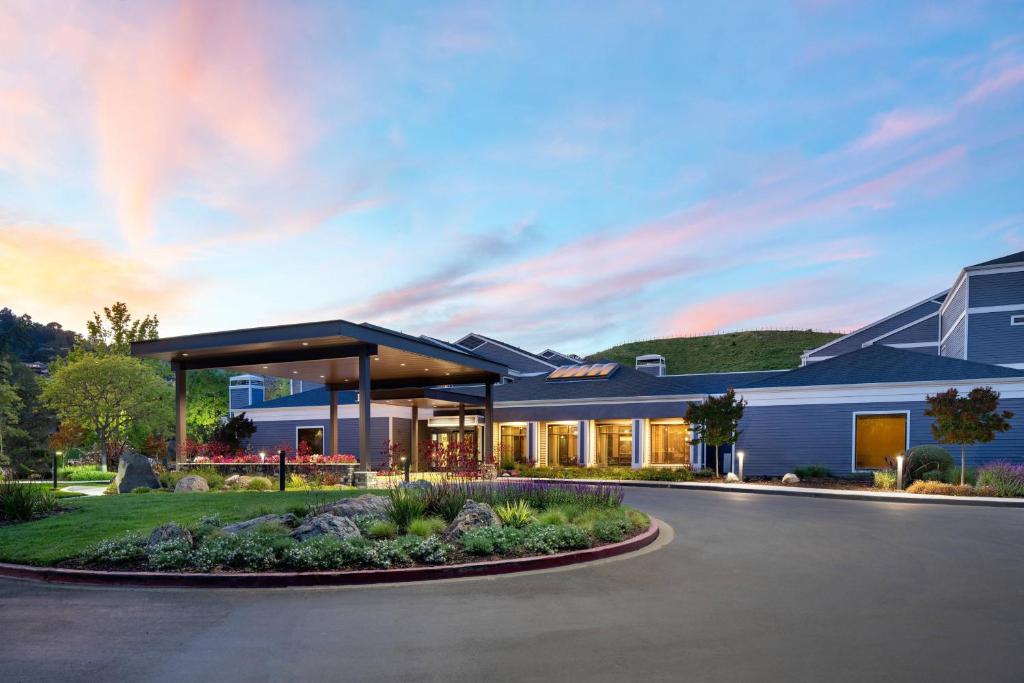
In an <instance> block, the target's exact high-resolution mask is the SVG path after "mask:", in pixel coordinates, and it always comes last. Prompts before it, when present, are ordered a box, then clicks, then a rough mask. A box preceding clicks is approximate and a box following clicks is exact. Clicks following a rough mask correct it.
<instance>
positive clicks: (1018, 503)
mask: <svg viewBox="0 0 1024 683" xmlns="http://www.w3.org/2000/svg"><path fill="white" fill-rule="evenodd" d="M516 480H517V481H545V482H578V483H581V484H616V485H619V486H628V487H636V488H654V489H690V490H695V491H722V492H727V493H754V494H760V495H764V496H797V497H804V498H831V499H834V500H860V501H868V502H874V503H909V504H914V505H922V504H924V505H960V506H968V507H994V508H1024V498H991V497H987V496H978V497H969V496H934V495H925V494H922V493H888V492H885V491H843V490H835V489H811V488H784V487H782V486H759V485H757V484H719V483H715V484H703V483H700V482H690V481H637V480H635V479H547V478H541V477H529V478H524V477H517V478H516Z"/></svg>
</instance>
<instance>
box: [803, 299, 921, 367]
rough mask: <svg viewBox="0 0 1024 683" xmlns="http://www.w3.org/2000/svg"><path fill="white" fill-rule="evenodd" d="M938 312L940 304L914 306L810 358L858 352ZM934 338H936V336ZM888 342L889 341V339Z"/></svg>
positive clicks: (840, 340)
mask: <svg viewBox="0 0 1024 683" xmlns="http://www.w3.org/2000/svg"><path fill="white" fill-rule="evenodd" d="M937 310H939V304H937V303H935V302H933V301H925V302H924V303H922V304H919V305H917V306H914V307H913V308H911V309H910V310H907V311H904V312H903V313H900V314H899V315H897V316H894V317H892V318H890V319H888V320H882V321H879V322H877V323H875V324H874V325H871V326H869V327H866V328H864V329H863V330H860V331H859V332H854V333H853V334H851V335H849V336H847V337H843V338H840V339H839V340H838V341H837V342H836V343H834V344H832V345H831V346H829V347H827V348H824V349H822V350H821V351H819V352H818V353H815V354H814V355H812V356H810V358H821V357H828V356H838V355H840V354H843V353H849V352H850V351H856V350H857V349H859V348H862V347H863V345H864V344H865V343H867V342H869V341H871V340H872V339H874V338H875V337H879V336H881V335H883V334H886V333H887V332H892V331H893V330H895V329H898V328H900V327H903V326H904V325H909V324H910V323H912V322H914V321H915V320H919V319H920V318H923V317H924V316H926V315H928V314H929V313H934V312H935V311H937ZM932 336H934V334H933V335H932ZM886 341H889V340H888V339H887V340H886ZM914 341H917V340H914ZM922 341H931V339H930V338H929V339H924V340H922Z"/></svg>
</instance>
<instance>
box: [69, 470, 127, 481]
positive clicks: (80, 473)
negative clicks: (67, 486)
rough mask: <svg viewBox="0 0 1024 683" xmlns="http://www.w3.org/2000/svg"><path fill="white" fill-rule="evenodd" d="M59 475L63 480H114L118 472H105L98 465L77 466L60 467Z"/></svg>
mask: <svg viewBox="0 0 1024 683" xmlns="http://www.w3.org/2000/svg"><path fill="white" fill-rule="evenodd" d="M57 476H58V477H59V478H60V479H61V480H62V481H113V480H114V477H116V476H117V472H114V471H110V470H108V471H106V472H104V471H103V470H101V469H99V468H98V467H89V466H75V467H61V468H59V469H58V470H57Z"/></svg>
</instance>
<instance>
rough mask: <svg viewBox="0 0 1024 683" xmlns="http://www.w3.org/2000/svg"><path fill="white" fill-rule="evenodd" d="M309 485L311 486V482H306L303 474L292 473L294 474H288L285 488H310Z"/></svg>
mask: <svg viewBox="0 0 1024 683" xmlns="http://www.w3.org/2000/svg"><path fill="white" fill-rule="evenodd" d="M308 487H309V484H308V483H307V482H306V480H305V479H304V478H303V477H302V475H301V474H295V473H292V474H290V475H288V483H287V484H286V486H285V488H288V489H304V488H308Z"/></svg>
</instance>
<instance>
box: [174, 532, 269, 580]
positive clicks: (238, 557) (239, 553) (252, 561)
mask: <svg viewBox="0 0 1024 683" xmlns="http://www.w3.org/2000/svg"><path fill="white" fill-rule="evenodd" d="M285 538H287V537H285ZM287 546H288V542H287V541H286V540H285V539H284V538H280V537H275V536H273V535H271V534H266V533H259V532H250V533H241V534H235V535H234V536H217V537H214V538H211V539H209V540H208V541H206V542H205V543H203V545H201V546H200V547H199V548H198V549H197V550H196V551H195V552H194V553H193V555H192V563H193V564H194V565H195V567H196V568H197V569H200V570H202V571H211V570H214V569H240V570H243V571H253V572H258V571H266V570H268V569H271V568H273V567H274V565H276V564H277V561H278V552H280V553H281V554H282V555H283V554H284V551H285V549H286V547H287Z"/></svg>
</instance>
